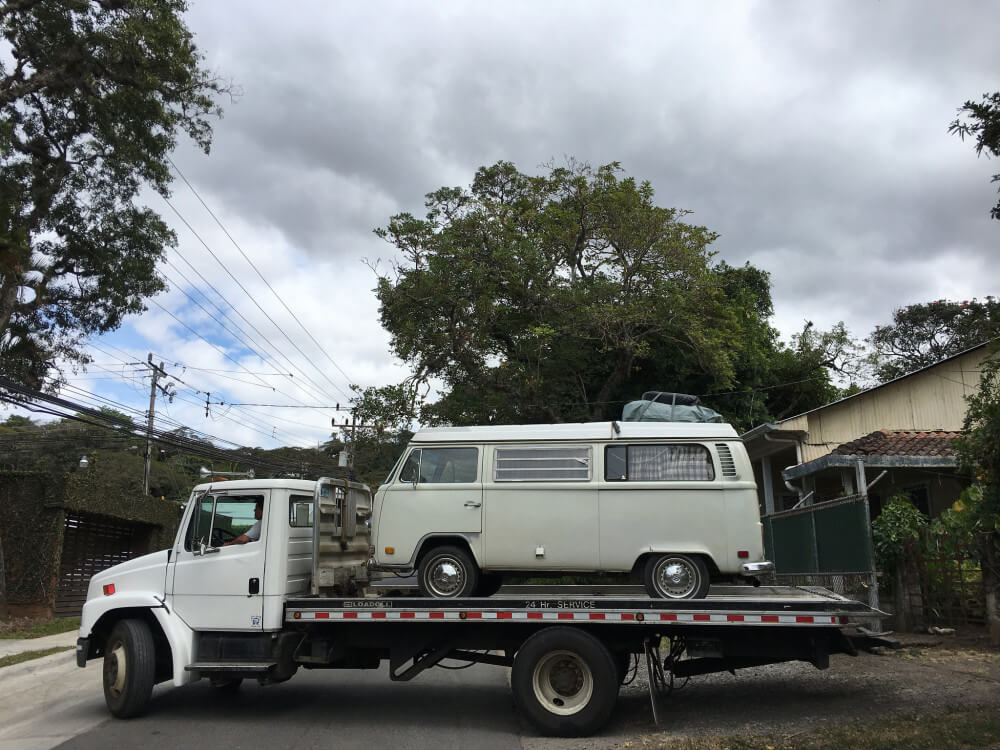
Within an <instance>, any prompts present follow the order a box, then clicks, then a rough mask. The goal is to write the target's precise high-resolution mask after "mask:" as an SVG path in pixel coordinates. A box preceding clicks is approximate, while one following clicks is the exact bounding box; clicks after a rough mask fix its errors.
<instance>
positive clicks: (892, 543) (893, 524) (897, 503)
mask: <svg viewBox="0 0 1000 750" xmlns="http://www.w3.org/2000/svg"><path fill="white" fill-rule="evenodd" d="M926 525H927V517H926V516H925V515H924V514H923V513H921V512H920V511H919V510H918V509H917V508H916V507H915V506H914V505H913V504H912V503H911V502H910V501H909V499H908V498H907V497H906V495H905V494H897V495H893V496H892V497H891V498H890V499H889V503H888V504H887V505H886V506H885V507H884V508H882V512H881V513H880V514H879V515H878V517H877V518H876V519H875V520H874V521H872V542H873V544H874V546H875V558H876V560H877V561H878V564H879V567H880V568H882V569H883V570H893V569H895V567H896V565H897V564H898V563H899V562H900V561H901V560H902V559H903V558H904V557H905V556H906V554H907V552H908V547H912V545H913V544H914V543H916V541H917V540H918V539H919V538H920V530H921V529H922V528H924V527H925V526H926Z"/></svg>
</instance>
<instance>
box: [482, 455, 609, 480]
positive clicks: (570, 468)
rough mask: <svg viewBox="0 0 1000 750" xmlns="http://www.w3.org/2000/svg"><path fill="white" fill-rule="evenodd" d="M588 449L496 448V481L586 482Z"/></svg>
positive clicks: (588, 467)
mask: <svg viewBox="0 0 1000 750" xmlns="http://www.w3.org/2000/svg"><path fill="white" fill-rule="evenodd" d="M590 465H591V460H590V448H589V447H587V448H579V447H565V448H534V447H532V448H497V450H496V466H495V467H494V470H493V478H494V479H495V481H497V482H565V481H584V482H585V481H587V480H589V479H590Z"/></svg>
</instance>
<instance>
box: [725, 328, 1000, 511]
mask: <svg viewBox="0 0 1000 750" xmlns="http://www.w3.org/2000/svg"><path fill="white" fill-rule="evenodd" d="M989 346H990V345H989V344H981V345H980V346H977V347H974V348H972V349H968V350H966V351H964V352H962V353H960V354H957V355H955V356H953V357H949V358H948V359H945V360H942V361H940V362H938V363H936V364H934V365H931V366H929V367H925V368H923V369H921V370H917V371H916V372H912V373H910V374H909V375H904V376H903V377H900V378H897V379H895V380H892V381H890V382H888V383H884V384H882V385H880V386H877V387H875V388H870V389H868V390H866V391H862V392H861V393H857V394H855V395H853V396H850V397H848V398H844V399H841V400H839V401H835V402H833V403H831V404H827V405H825V406H821V407H819V408H818V409H813V410H812V411H808V412H805V413H804V414H799V415H797V416H794V417H790V418H788V419H784V420H781V421H780V422H774V423H769V424H763V425H760V426H758V427H755V428H754V429H752V430H750V431H749V432H747V433H745V434H744V435H743V436H742V438H743V441H744V443H745V444H746V446H747V451H748V453H749V455H750V459H751V462H752V464H753V467H754V477H755V479H756V481H757V487H758V494H759V500H760V505H761V512H762V513H764V514H766V515H770V514H771V513H774V512H778V511H783V510H789V509H791V508H793V507H795V506H796V505H799V504H801V505H808V504H814V503H818V502H822V501H825V500H832V499H835V498H839V497H846V496H850V495H856V494H860V490H861V484H862V483H864V484H865V486H867V487H870V489H869V492H868V494H869V501H870V504H871V513H872V515H873V516H874V515H877V514H878V511H879V509H880V507H881V505H882V503H884V502H885V501H886V500H887V499H888V498H889V497H891V496H893V495H894V494H896V493H899V492H904V493H906V494H907V495H908V496H909V497H910V499H911V501H912V502H913V503H914V504H915V505H916V506H917V507H918V508H920V509H921V510H923V511H924V512H925V513H927V514H928V515H929V516H936V515H938V514H939V513H940V512H941V511H942V510H944V509H945V508H947V507H949V506H950V505H951V504H952V503H954V501H955V500H956V499H957V498H958V496H959V494H960V493H961V491H962V489H963V488H964V487H965V486H966V485H967V484H968V482H967V481H965V480H964V479H963V478H962V477H960V476H959V475H957V473H956V470H957V456H956V453H955V449H954V446H953V443H952V441H953V440H954V439H955V438H956V437H958V436H959V435H960V432H961V429H962V423H963V420H964V418H965V411H966V400H965V399H966V397H967V396H969V395H971V394H973V393H975V392H976V390H977V389H978V387H979V380H980V368H981V365H982V362H983V360H984V359H985V358H986V356H987V354H988V350H989Z"/></svg>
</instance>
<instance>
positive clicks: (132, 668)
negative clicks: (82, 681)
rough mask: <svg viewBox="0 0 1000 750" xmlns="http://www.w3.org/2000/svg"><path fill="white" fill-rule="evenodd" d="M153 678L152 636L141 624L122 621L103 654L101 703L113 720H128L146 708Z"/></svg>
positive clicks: (154, 663)
mask: <svg viewBox="0 0 1000 750" xmlns="http://www.w3.org/2000/svg"><path fill="white" fill-rule="evenodd" d="M155 677H156V647H155V645H154V644H153V634H152V633H151V632H150V630H149V625H147V624H146V623H145V622H143V621H142V620H122V621H120V622H119V623H118V624H117V625H115V627H114V629H113V630H112V631H111V637H109V638H108V644H107V647H106V648H105V651H104V700H105V701H106V702H107V704H108V709H109V710H110V711H111V713H112V715H113V716H117V717H118V718H119V719H130V718H132V717H133V716H139V715H140V714H142V713H143V712H144V711H145V710H146V708H147V707H148V706H149V699H150V697H151V696H152V694H153V683H154V681H155Z"/></svg>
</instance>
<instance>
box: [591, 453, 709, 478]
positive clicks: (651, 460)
mask: <svg viewBox="0 0 1000 750" xmlns="http://www.w3.org/2000/svg"><path fill="white" fill-rule="evenodd" d="M604 478H605V479H606V480H607V481H609V482H667V481H673V482H692V481H693V482H709V481H712V480H713V479H715V467H714V466H713V465H712V454H711V452H710V451H709V450H708V448H706V447H705V446H704V445H614V446H611V445H609V446H608V447H607V448H606V449H605V452H604Z"/></svg>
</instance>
